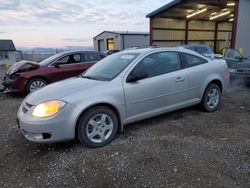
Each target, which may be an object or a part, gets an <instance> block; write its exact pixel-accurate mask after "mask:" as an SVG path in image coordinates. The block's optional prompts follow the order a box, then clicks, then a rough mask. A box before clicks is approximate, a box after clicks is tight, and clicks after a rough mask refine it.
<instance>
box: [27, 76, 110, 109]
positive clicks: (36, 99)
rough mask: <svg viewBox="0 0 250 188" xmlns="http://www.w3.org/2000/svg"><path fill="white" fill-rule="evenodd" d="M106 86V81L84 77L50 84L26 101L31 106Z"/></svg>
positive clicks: (32, 94) (28, 97)
mask: <svg viewBox="0 0 250 188" xmlns="http://www.w3.org/2000/svg"><path fill="white" fill-rule="evenodd" d="M101 84H105V82H104V81H98V80H90V79H86V78H82V77H74V78H69V79H66V80H63V81H60V82H56V83H53V84H50V85H48V86H46V87H44V88H42V89H39V90H37V91H35V92H34V93H31V94H30V95H28V96H27V98H26V99H25V100H26V102H27V103H29V104H31V105H37V104H39V103H41V102H45V101H49V100H55V99H61V98H63V97H65V96H68V95H71V94H74V93H76V92H79V91H82V90H85V89H88V88H91V87H95V86H99V85H101Z"/></svg>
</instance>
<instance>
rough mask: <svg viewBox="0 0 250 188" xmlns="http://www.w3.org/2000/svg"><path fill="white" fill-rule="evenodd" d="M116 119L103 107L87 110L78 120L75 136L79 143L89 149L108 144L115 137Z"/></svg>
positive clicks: (113, 114) (112, 113)
mask: <svg viewBox="0 0 250 188" xmlns="http://www.w3.org/2000/svg"><path fill="white" fill-rule="evenodd" d="M117 130H118V119H117V116H116V114H115V113H114V112H113V111H112V110H111V109H109V108H107V107H104V106H99V107H94V108H92V109H90V110H88V111H87V112H86V113H85V114H84V115H83V116H82V117H81V118H80V120H79V123H78V126H77V136H78V139H79V140H80V141H81V143H83V144H86V145H87V146H88V147H91V148H98V147H102V146H105V145H107V144H109V143H110V142H111V141H112V140H113V139H114V138H115V136H116V133H117Z"/></svg>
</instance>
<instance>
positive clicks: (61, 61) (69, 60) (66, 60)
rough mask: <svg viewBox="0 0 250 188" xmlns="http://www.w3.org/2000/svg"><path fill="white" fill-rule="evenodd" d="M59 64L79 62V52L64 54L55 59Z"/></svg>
mask: <svg viewBox="0 0 250 188" xmlns="http://www.w3.org/2000/svg"><path fill="white" fill-rule="evenodd" d="M57 62H58V63H59V64H72V63H79V62H81V55H80V54H71V55H68V56H65V57H63V58H61V59H59V60H58V61H57Z"/></svg>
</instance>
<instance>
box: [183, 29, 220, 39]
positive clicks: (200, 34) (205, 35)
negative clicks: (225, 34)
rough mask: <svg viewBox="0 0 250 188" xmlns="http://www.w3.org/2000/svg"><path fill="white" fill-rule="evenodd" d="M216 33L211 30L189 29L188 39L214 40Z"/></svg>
mask: <svg viewBox="0 0 250 188" xmlns="http://www.w3.org/2000/svg"><path fill="white" fill-rule="evenodd" d="M214 33H215V32H213V31H212V32H211V31H189V33H188V40H214Z"/></svg>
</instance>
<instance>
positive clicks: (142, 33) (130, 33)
mask: <svg viewBox="0 0 250 188" xmlns="http://www.w3.org/2000/svg"><path fill="white" fill-rule="evenodd" d="M103 33H111V34H117V35H149V32H139V31H103V32H101V33H100V34H98V35H96V36H95V37H94V39H95V38H96V37H98V36H100V35H102V34H103Z"/></svg>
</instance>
